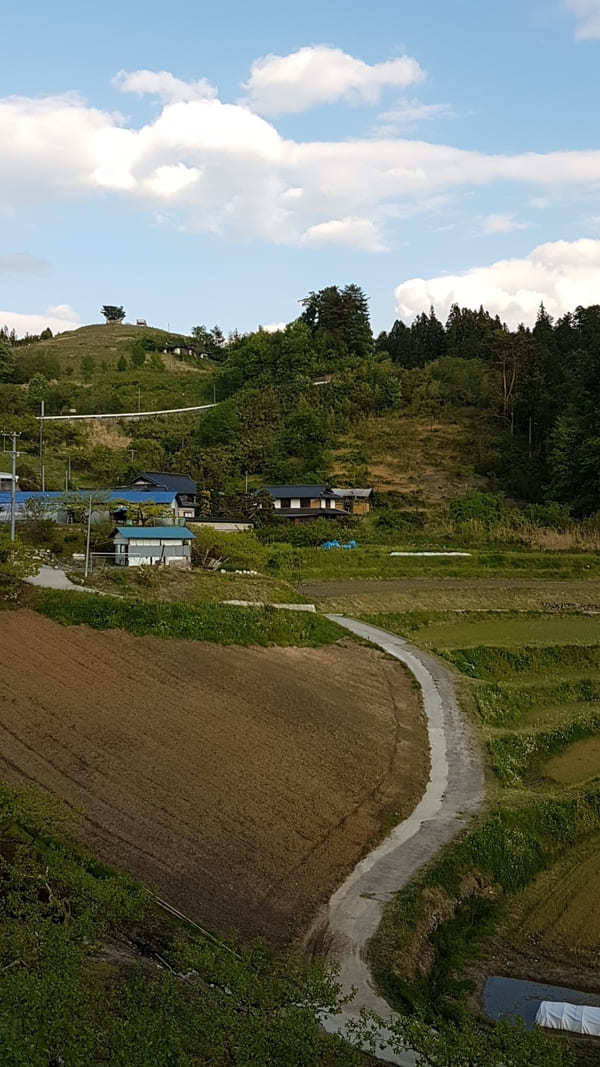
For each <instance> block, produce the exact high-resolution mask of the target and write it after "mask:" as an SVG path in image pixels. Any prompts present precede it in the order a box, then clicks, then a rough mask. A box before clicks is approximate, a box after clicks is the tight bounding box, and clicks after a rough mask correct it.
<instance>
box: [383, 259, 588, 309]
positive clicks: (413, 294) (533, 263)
mask: <svg viewBox="0 0 600 1067" xmlns="http://www.w3.org/2000/svg"><path fill="white" fill-rule="evenodd" d="M599 293H600V241H595V240H591V239H587V238H586V239H581V240H579V241H570V242H569V241H554V242H551V243H549V244H543V245H539V246H538V247H537V248H534V249H533V251H532V252H530V253H529V255H528V256H525V257H524V258H523V259H504V260H500V261H499V262H497V263H492V264H491V265H490V266H488V267H473V268H472V269H471V270H467V271H464V272H463V273H462V274H448V275H441V276H439V277H437V278H429V279H424V278H411V279H409V280H408V281H405V282H402V284H401V285H398V286H397V287H396V289H395V290H394V295H395V300H396V313H397V314H398V315H399V316H400V317H401V318H402V319H405V320H407V321H410V320H412V319H413V318H414V317H415V316H416V315H418V314H419V313H420V312H421V311H424V310H427V309H428V308H429V307H430V305H431V304H433V306H434V307H435V309H436V311H437V314H438V315H439V316H440V317H441V318H442V319H445V318H446V316H447V315H448V312H449V310H450V308H451V306H452V304H455V303H456V304H460V306H461V307H471V308H478V307H479V306H480V305H481V304H483V306H484V307H485V308H487V309H488V310H489V311H490V312H491V313H492V314H493V315H495V314H498V315H499V316H500V318H501V319H502V320H503V321H504V322H507V323H508V324H509V325H510V326H518V324H519V323H520V322H525V323H529V324H530V323H532V322H534V320H535V317H536V315H537V310H538V308H539V305H540V303H541V302H542V301H543V302H544V304H545V306H546V309H547V310H548V311H549V312H550V314H551V315H555V316H556V315H562V314H564V313H565V312H566V311H569V310H572V309H573V308H574V307H576V306H577V305H578V304H583V305H584V306H585V305H586V304H594V303H597V302H598V294H599Z"/></svg>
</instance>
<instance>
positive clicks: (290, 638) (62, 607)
mask: <svg viewBox="0 0 600 1067" xmlns="http://www.w3.org/2000/svg"><path fill="white" fill-rule="evenodd" d="M32 603H33V606H34V607H35V610H36V611H39V612H41V614H43V615H46V616H47V617H48V618H50V619H54V620H55V622H60V623H62V624H63V625H65V626H82V625H86V626H92V627H93V628H94V629H95V630H114V629H119V630H127V631H128V632H129V633H132V634H136V635H144V634H154V635H155V636H156V637H167V638H185V639H187V640H192V641H214V642H217V643H218V644H222V645H297V646H309V647H315V646H317V645H328V644H332V643H333V642H334V641H339V640H340V638H341V637H342V636H343V634H342V631H341V630H340V629H339V627H338V626H336V625H335V623H332V622H330V621H329V620H328V619H325V618H323V617H322V616H321V615H316V614H311V613H309V612H294V611H285V610H281V609H280V608H269V607H265V608H235V607H229V606H227V605H224V604H186V603H182V602H177V603H168V604H165V603H157V602H148V601H141V600H118V599H116V598H115V597H108V596H106V597H104V596H95V595H93V594H91V593H71V592H63V591H61V590H55V589H43V590H36V591H35V594H34V595H33V601H32Z"/></svg>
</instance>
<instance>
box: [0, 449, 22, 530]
mask: <svg viewBox="0 0 600 1067" xmlns="http://www.w3.org/2000/svg"><path fill="white" fill-rule="evenodd" d="M20 436H21V434H20V433H17V432H16V430H12V431H11V433H10V434H9V433H5V432H3V433H2V440H3V442H4V439H5V438H6V437H10V438H11V448H10V459H11V464H10V473H11V481H10V539H11V541H14V539H15V523H16V515H17V456H20V455H21V453H20V452H17V437H20ZM4 451H6V448H5V449H4Z"/></svg>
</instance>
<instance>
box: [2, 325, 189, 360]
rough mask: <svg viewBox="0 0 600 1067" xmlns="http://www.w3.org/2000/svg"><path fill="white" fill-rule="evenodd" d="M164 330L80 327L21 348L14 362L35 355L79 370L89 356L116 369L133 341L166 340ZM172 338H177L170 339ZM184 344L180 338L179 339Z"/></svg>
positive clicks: (129, 327) (174, 336)
mask: <svg viewBox="0 0 600 1067" xmlns="http://www.w3.org/2000/svg"><path fill="white" fill-rule="evenodd" d="M165 333H166V331H165V330H158V329H155V328H154V327H152V326H132V325H128V324H126V325H123V326H118V325H113V326H106V325H103V324H100V323H97V324H94V325H91V326H80V327H79V329H77V330H67V331H66V332H65V333H59V334H57V335H56V337H53V338H51V339H50V340H49V341H35V342H34V343H33V344H31V345H23V346H21V347H19V348H17V349H15V352H16V358H17V360H18V359H19V356H20V355H21V354H22V355H23V356H25V357H28V356H34V355H48V356H52V357H53V358H54V359H57V360H58V361H59V363H60V365H61V367H62V368H63V369H64V368H66V367H68V365H69V364H75V366H76V367H77V368H78V367H79V364H80V362H81V359H82V357H83V356H92V358H93V359H94V360H95V361H96V362H97V363H101V362H102V361H103V360H104V361H105V362H107V363H108V365H109V366H112V367H114V366H116V364H117V362H118V360H119V358H120V356H122V355H124V356H125V357H127V356H128V355H129V352H130V350H131V346H132V344H133V342H134V341H138V340H139V339H140V338H141V337H153V336H154V337H156V338H161V337H164V336H165ZM169 336H173V338H176V337H178V336H179V335H177V334H173V335H169ZM181 340H183V337H181Z"/></svg>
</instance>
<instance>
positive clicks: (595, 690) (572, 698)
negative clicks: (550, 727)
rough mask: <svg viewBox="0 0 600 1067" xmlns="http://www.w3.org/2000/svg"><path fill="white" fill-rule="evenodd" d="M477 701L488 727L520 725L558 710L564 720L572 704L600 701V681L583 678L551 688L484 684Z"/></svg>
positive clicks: (553, 684)
mask: <svg viewBox="0 0 600 1067" xmlns="http://www.w3.org/2000/svg"><path fill="white" fill-rule="evenodd" d="M475 700H476V704H477V708H478V710H479V714H480V716H481V719H482V722H484V723H485V724H486V725H487V726H517V725H519V724H520V723H525V722H528V721H529V722H530V721H531V720H532V719H534V718H535V717H536V716H542V715H543V714H544V711H545V710H547V709H550V710H551V709H553V708H555V709H556V710H555V714H554V715H553V716H552V717H556V716H560V715H561V714H562V717H563V719H564V718H565V716H566V711H567V709H568V708H569V706H570V705H573V704H575V705H577V704H584V705H585V704H589V703H594V702H596V701H600V679H592V678H583V679H578V680H575V681H565V682H555V683H550V684H549V685H530V686H529V685H528V686H513V685H503V684H502V683H497V684H495V685H480V686H478V687H477V689H476V690H475Z"/></svg>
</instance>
